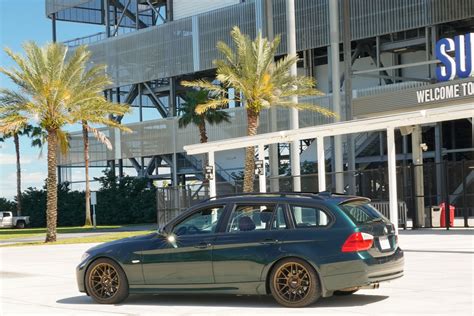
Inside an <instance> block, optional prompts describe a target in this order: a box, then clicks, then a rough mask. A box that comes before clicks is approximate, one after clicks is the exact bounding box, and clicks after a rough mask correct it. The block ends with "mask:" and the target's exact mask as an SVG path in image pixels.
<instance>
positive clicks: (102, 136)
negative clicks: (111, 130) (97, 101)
mask: <svg viewBox="0 0 474 316" xmlns="http://www.w3.org/2000/svg"><path fill="white" fill-rule="evenodd" d="M86 129H87V131H88V132H90V133H92V134H94V136H95V138H96V139H97V140H98V141H99V142H100V143H102V144H104V145H105V146H106V147H107V149H108V150H112V149H113V147H112V143H111V142H110V140H109V138H108V137H107V135H105V134H104V133H102V132H101V131H99V130H98V129H97V128H94V127H92V126H90V125H86Z"/></svg>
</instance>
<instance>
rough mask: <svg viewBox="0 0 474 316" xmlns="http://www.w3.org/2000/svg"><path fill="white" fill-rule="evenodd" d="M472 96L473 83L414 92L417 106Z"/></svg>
mask: <svg viewBox="0 0 474 316" xmlns="http://www.w3.org/2000/svg"><path fill="white" fill-rule="evenodd" d="M467 96H474V82H463V83H456V84H451V85H447V86H442V87H436V88H430V89H424V90H419V91H416V97H417V100H418V104H422V103H429V102H436V101H448V100H450V99H456V98H462V97H467Z"/></svg>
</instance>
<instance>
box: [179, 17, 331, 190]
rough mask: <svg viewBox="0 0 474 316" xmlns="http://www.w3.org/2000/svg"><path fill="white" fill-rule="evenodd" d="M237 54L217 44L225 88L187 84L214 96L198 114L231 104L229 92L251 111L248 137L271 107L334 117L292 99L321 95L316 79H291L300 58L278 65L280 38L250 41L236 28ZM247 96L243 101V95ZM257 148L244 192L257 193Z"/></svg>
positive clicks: (249, 155)
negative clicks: (314, 112)
mask: <svg viewBox="0 0 474 316" xmlns="http://www.w3.org/2000/svg"><path fill="white" fill-rule="evenodd" d="M231 36H232V40H233V42H234V44H235V47H236V49H235V51H234V50H233V49H231V48H230V47H229V46H228V45H227V44H225V43H223V42H218V43H217V49H218V50H219V51H220V52H221V53H222V54H223V56H224V59H219V60H216V61H214V64H215V66H216V67H217V76H216V79H217V80H218V81H219V82H220V83H221V85H219V86H218V85H214V84H212V83H211V82H208V81H205V80H197V81H191V82H189V81H183V82H182V83H181V84H182V85H184V86H192V87H199V88H202V89H206V90H208V91H209V92H210V93H211V94H212V95H213V96H214V98H213V99H210V100H209V101H208V102H206V103H204V104H200V105H198V107H197V108H196V112H197V113H203V112H205V111H207V110H209V109H213V108H218V107H223V106H226V105H228V104H229V102H230V101H231V100H230V99H229V97H228V94H227V91H228V89H229V88H234V89H235V95H236V96H237V98H236V99H237V101H241V102H242V103H243V104H244V105H245V108H246V110H247V135H248V136H253V135H256V134H257V128H258V125H259V116H260V112H261V111H262V110H263V109H265V108H269V107H271V106H280V107H286V108H289V107H290V108H291V107H293V108H297V109H309V110H311V111H317V112H319V113H321V114H322V115H325V116H334V114H333V113H332V112H331V111H329V110H327V109H325V108H322V107H319V106H315V105H313V104H305V103H295V102H293V101H292V100H291V97H292V96H295V95H300V96H306V95H320V94H321V92H319V91H318V90H316V89H315V88H314V87H315V84H316V83H315V81H314V79H313V78H309V77H304V76H296V77H295V76H291V75H290V68H291V66H292V65H294V64H295V63H296V62H297V61H298V56H286V57H283V58H281V59H280V60H279V61H277V62H275V61H274V56H275V53H276V51H277V48H278V45H279V44H280V36H276V37H275V39H274V40H273V41H268V40H267V39H266V38H263V37H262V35H261V34H259V35H258V36H257V38H256V39H255V40H254V41H252V40H251V39H250V37H248V36H247V35H244V34H242V33H241V32H240V29H239V28H238V27H237V26H235V27H234V28H233V29H232V31H231ZM241 94H242V95H243V96H244V98H243V100H240V99H239V97H238V96H239V95H241ZM254 160H255V148H254V147H247V148H246V153H245V169H244V192H252V191H253V178H254V171H255V161H254Z"/></svg>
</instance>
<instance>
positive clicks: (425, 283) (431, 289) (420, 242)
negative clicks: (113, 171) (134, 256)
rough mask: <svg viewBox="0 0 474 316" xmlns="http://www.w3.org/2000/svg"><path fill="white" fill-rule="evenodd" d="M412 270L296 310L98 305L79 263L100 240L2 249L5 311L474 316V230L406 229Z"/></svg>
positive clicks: (154, 299) (182, 299) (231, 303)
mask: <svg viewBox="0 0 474 316" xmlns="http://www.w3.org/2000/svg"><path fill="white" fill-rule="evenodd" d="M399 240H400V244H401V246H402V248H403V249H404V250H405V259H406V263H405V276H404V277H403V278H401V279H398V280H395V281H393V282H390V283H381V284H380V289H378V290H361V291H359V292H357V293H356V294H354V295H352V296H347V297H331V298H327V299H321V300H320V301H319V302H318V303H316V304H315V305H314V306H312V307H309V308H304V309H298V310H297V311H296V310H289V309H286V308H282V307H280V306H279V305H277V304H276V303H275V302H274V300H273V299H272V298H271V297H238V296H203V295H185V296H175V295H173V296H169V295H166V296H165V295H162V296H158V295H136V296H130V297H129V298H128V299H127V300H126V301H125V302H124V303H122V304H120V305H99V304H95V303H93V301H92V300H91V299H90V298H88V297H87V296H86V295H84V294H82V293H79V292H78V291H77V289H76V281H75V274H74V269H75V266H76V264H77V263H79V260H80V257H81V255H82V253H83V252H84V251H85V250H87V249H88V248H89V247H92V246H93V244H76V245H54V246H52V245H51V246H49V245H48V246H32V247H12V248H0V278H1V285H0V314H1V315H21V314H26V315H39V314H49V315H79V314H80V315H151V314H155V315H156V314H158V315H222V314H225V315H226V316H230V315H239V316H240V315H242V314H243V313H245V314H247V315H255V314H257V313H258V314H259V315H272V316H273V315H285V316H287V315H288V313H296V312H298V314H302V315H309V314H311V315H315V314H317V315H352V314H354V315H357V314H359V315H376V314H377V315H401V314H403V315H473V313H474V306H473V304H474V303H473V288H474V279H473V278H474V271H473V267H474V231H473V230H451V231H449V232H446V231H444V230H419V231H407V232H403V231H401V234H400V238H399Z"/></svg>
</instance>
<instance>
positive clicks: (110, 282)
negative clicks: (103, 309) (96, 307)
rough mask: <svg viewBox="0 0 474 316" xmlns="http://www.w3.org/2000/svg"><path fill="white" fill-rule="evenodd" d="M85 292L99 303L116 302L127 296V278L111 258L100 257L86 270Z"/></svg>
mask: <svg viewBox="0 0 474 316" xmlns="http://www.w3.org/2000/svg"><path fill="white" fill-rule="evenodd" d="M86 289H87V293H88V294H89V295H90V296H91V297H92V298H93V299H94V301H96V302H97V303H100V304H117V303H120V302H122V301H123V300H125V299H126V298H127V297H128V280H127V276H126V275H125V272H124V271H123V270H122V268H121V267H120V266H119V265H118V264H117V263H116V262H115V261H113V260H110V259H106V258H100V259H97V260H96V261H94V262H93V263H92V264H91V265H90V266H89V268H88V269H87V272H86Z"/></svg>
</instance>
